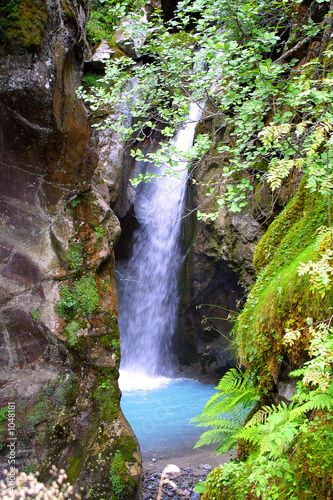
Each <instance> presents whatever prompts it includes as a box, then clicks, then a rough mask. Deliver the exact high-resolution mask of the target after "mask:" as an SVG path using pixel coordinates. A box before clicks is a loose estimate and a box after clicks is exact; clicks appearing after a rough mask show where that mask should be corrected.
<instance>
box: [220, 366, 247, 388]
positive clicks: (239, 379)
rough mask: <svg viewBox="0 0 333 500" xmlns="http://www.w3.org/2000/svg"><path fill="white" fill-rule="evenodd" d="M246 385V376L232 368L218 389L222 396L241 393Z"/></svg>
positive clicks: (222, 379)
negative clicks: (236, 392)
mask: <svg viewBox="0 0 333 500" xmlns="http://www.w3.org/2000/svg"><path fill="white" fill-rule="evenodd" d="M243 384H244V375H243V373H242V372H241V371H239V370H237V369H236V368H231V369H230V370H229V371H228V372H227V373H226V374H225V375H224V376H223V377H222V378H221V380H220V382H219V384H218V386H217V387H216V389H217V390H219V391H220V392H221V393H222V394H230V393H232V392H235V391H239V390H240V389H241V387H242V386H243Z"/></svg>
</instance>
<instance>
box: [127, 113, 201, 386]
mask: <svg viewBox="0 0 333 500" xmlns="http://www.w3.org/2000/svg"><path fill="white" fill-rule="evenodd" d="M200 117H201V109H200V107H199V106H198V105H196V104H192V105H191V107H190V111H189V117H188V119H187V121H186V123H185V125H184V126H183V128H181V129H180V130H179V131H178V132H177V134H176V136H175V139H174V145H175V146H176V147H177V149H178V150H179V151H188V150H189V149H190V147H191V146H192V144H193V139H194V134H195V128H196V125H197V123H198V121H199V120H200ZM165 169H166V167H165V166H164V167H161V169H160V170H159V172H160V173H162V172H163V171H164V170H165ZM175 169H176V171H177V176H174V175H171V176H168V175H167V176H165V177H160V178H158V179H154V180H153V181H152V182H149V183H141V184H140V186H139V188H138V189H137V194H136V200H135V207H134V208H135V213H136V217H137V219H138V221H139V223H140V226H139V228H138V229H137V230H136V232H135V234H134V243H133V250H132V255H131V257H130V259H129V261H128V263H127V265H126V268H125V269H124V270H123V271H122V273H121V274H122V277H121V280H122V283H121V286H120V287H119V288H120V293H119V304H120V312H119V327H120V338H121V355H122V361H121V370H120V387H121V388H123V389H124V388H125V387H124V386H126V388H127V386H128V384H130V385H131V386H135V387H138V388H140V384H143V385H144V384H145V383H146V382H143V380H145V381H147V380H148V379H149V380H153V379H156V378H158V376H159V375H161V374H163V375H170V364H171V361H170V356H171V352H170V350H171V341H172V336H173V334H174V331H175V327H176V318H177V311H178V305H179V295H178V275H179V270H180V267H181V264H182V260H183V255H182V252H181V248H180V243H179V239H180V230H181V219H182V216H183V212H184V201H185V193H186V181H187V168H186V162H179V163H178V166H177V167H175ZM118 279H119V276H118Z"/></svg>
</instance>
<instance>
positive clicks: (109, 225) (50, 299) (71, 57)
mask: <svg viewBox="0 0 333 500" xmlns="http://www.w3.org/2000/svg"><path fill="white" fill-rule="evenodd" d="M89 8H90V6H89V1H88V0H80V1H74V0H73V1H70V0H67V1H56V2H53V1H52V2H51V1H50V2H49V1H47V2H41V1H31V0H21V1H19V2H12V1H10V2H7V3H6V5H3V3H1V5H0V9H1V15H4V16H5V17H6V19H7V20H8V21H7V23H6V25H5V26H4V25H2V31H1V40H0V42H1V61H0V142H1V148H0V150H1V158H0V160H1V170H0V213H1V220H2V224H1V232H0V255H1V261H0V283H1V293H0V308H1V313H0V335H1V351H0V353H1V355H0V378H1V391H0V405H1V407H2V408H4V407H6V405H7V403H8V402H9V401H10V402H14V403H15V404H16V436H17V438H18V441H17V445H16V465H17V467H18V468H19V469H20V470H22V469H24V468H25V470H35V469H36V468H37V469H38V470H40V472H41V477H42V478H44V479H47V478H48V470H49V467H50V465H52V464H55V465H56V466H58V467H63V468H64V469H65V470H66V471H67V473H68V477H69V480H70V481H71V482H72V483H73V484H74V486H75V489H76V491H78V492H80V493H83V495H84V498H96V499H97V498H101V497H102V496H103V497H104V496H108V497H111V495H112V493H113V492H114V491H115V489H116V488H118V490H119V489H121V492H120V493H119V491H118V493H119V494H121V495H123V497H124V498H125V497H126V498H139V497H140V493H139V490H140V481H141V468H140V455H139V449H138V444H137V442H136V440H135V438H134V436H133V433H132V431H131V429H130V427H129V425H128V424H127V422H126V420H125V418H124V416H123V415H122V412H121V410H120V407H119V399H120V393H119V389H118V385H117V378H118V367H119V359H120V351H119V331H118V327H117V292H116V283H115V275H114V274H115V269H114V251H113V249H114V245H115V243H116V241H117V239H118V237H119V234H120V225H119V222H118V219H117V218H116V216H115V215H114V213H113V212H112V210H111V209H110V206H109V202H110V198H109V193H108V190H107V188H106V186H104V184H103V182H97V181H98V179H97V178H96V177H94V181H95V182H92V179H93V174H94V171H95V169H96V167H97V163H98V147H97V146H98V144H97V143H98V141H97V137H96V134H94V133H92V130H91V128H90V126H89V124H88V121H87V115H86V111H85V108H84V105H83V104H82V102H80V101H79V100H78V99H77V97H76V89H77V87H78V86H79V85H80V83H81V76H82V67H83V41H84V37H85V35H84V33H85V24H86V20H87V18H88V15H89ZM2 430H3V432H2V440H3V442H2V452H1V461H2V465H4V466H6V460H7V458H6V457H7V455H6V451H7V450H6V447H4V444H5V443H6V439H7V437H8V436H7V430H6V428H3V429H2Z"/></svg>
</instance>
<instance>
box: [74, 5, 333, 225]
mask: <svg viewBox="0 0 333 500" xmlns="http://www.w3.org/2000/svg"><path fill="white" fill-rule="evenodd" d="M296 4H297V2H288V3H287V2H281V1H277V0H274V1H273V2H266V1H260V2H250V1H245V2H244V1H241V0H232V1H229V0H218V1H217V2H216V1H213V0H196V1H194V2H190V1H188V0H185V1H182V2H179V3H178V6H177V11H176V13H175V16H174V18H173V19H172V20H171V21H170V22H169V23H167V24H165V23H163V19H162V17H161V14H160V13H159V12H158V11H156V12H155V15H154V16H152V18H151V20H150V21H147V20H145V21H143V20H142V16H141V15H140V13H138V12H134V13H132V14H131V16H130V19H129V22H128V31H129V33H130V35H131V37H132V38H133V39H134V40H135V39H138V38H140V39H141V40H142V39H143V40H145V41H144V43H143V44H142V45H140V53H141V54H142V56H146V58H148V62H144V63H143V64H140V65H136V64H135V63H134V61H132V60H131V59H129V58H127V57H126V58H125V57H124V58H120V59H118V60H115V61H112V62H110V64H109V66H108V67H107V70H106V76H105V78H104V79H103V81H104V83H106V84H108V89H105V88H104V89H103V88H97V87H95V88H93V89H92V92H87V91H84V90H83V89H82V88H81V90H80V92H79V94H80V95H81V96H82V97H83V98H84V99H85V101H86V102H87V104H89V105H90V107H91V109H92V110H96V109H98V108H99V107H100V106H105V105H107V106H109V107H110V108H111V109H112V110H113V113H112V114H111V115H110V117H109V118H107V119H106V120H105V123H104V124H102V125H99V126H100V127H109V128H111V129H113V130H116V131H117V132H120V133H121V134H122V135H123V137H124V138H127V139H128V138H131V137H132V138H133V139H134V138H135V140H136V141H140V140H142V139H143V138H144V137H146V136H149V135H150V134H151V133H152V131H159V133H160V134H162V136H165V140H166V141H167V143H165V141H163V142H161V144H160V150H159V151H157V152H154V153H148V154H147V155H145V154H143V152H142V151H141V150H140V149H139V148H136V149H133V150H132V154H133V155H134V156H136V157H137V158H138V159H140V160H144V161H148V162H150V161H153V162H154V163H155V164H157V165H160V164H162V163H165V162H166V163H167V164H168V166H169V167H170V170H171V171H172V168H173V166H174V164H175V161H176V162H177V161H182V160H183V159H184V158H176V159H175V151H174V149H173V146H172V139H170V138H171V137H172V136H173V134H174V132H175V130H176V129H177V128H178V127H179V126H180V125H181V124H182V123H183V122H184V121H185V119H186V117H187V114H188V109H189V105H190V103H191V102H193V101H195V102H197V103H198V104H199V105H200V106H204V103H206V105H205V108H206V116H205V119H210V118H214V119H215V120H216V119H218V120H219V122H218V127H217V131H219V130H220V128H221V126H223V127H225V128H227V129H229V130H230V133H229V136H230V140H229V141H227V142H223V143H220V144H217V145H216V146H215V139H214V137H213V136H209V135H207V134H198V136H197V139H196V141H195V143H194V145H193V147H192V149H191V150H190V151H189V152H188V153H187V154H186V158H185V159H186V160H187V161H189V160H190V161H191V162H192V167H193V166H194V161H195V160H196V159H198V158H200V157H201V156H202V155H207V154H209V155H210V156H212V157H216V158H223V159H224V160H227V162H226V163H225V166H224V168H223V171H222V182H223V183H225V184H226V188H225V189H222V190H221V189H213V191H212V192H209V196H210V197H211V196H214V197H215V201H216V205H217V207H218V210H220V209H221V208H223V207H225V206H227V207H229V208H230V210H231V211H234V212H237V211H239V210H241V209H242V208H243V207H244V206H245V205H246V204H247V198H248V196H249V195H250V194H251V192H252V190H253V187H254V185H255V184H256V183H258V182H260V181H261V180H262V179H266V180H267V181H268V182H269V183H270V185H271V187H272V189H273V190H277V189H279V187H280V186H281V183H282V181H283V180H284V179H285V178H287V177H288V176H289V175H290V174H291V173H292V172H294V171H295V170H299V171H301V172H306V173H307V174H308V175H307V187H308V188H309V189H310V191H316V190H317V191H319V192H320V193H322V194H323V195H328V193H329V192H330V190H331V189H332V175H333V170H332V167H333V163H332V154H331V152H330V146H331V142H332V128H333V108H332V95H333V94H332V85H333V78H332V76H333V75H332V73H331V63H330V59H329V56H328V54H329V53H330V52H329V51H327V52H326V54H327V56H326V62H325V64H324V63H323V62H321V59H322V57H321V58H319V59H320V60H318V61H314V62H311V66H309V67H310V68H311V71H300V70H299V67H298V65H297V63H298V61H297V59H296V58H294V59H292V57H291V55H290V56H289V57H283V56H282V55H281V54H282V49H283V46H284V42H283V40H282V38H281V34H282V33H284V31H285V30H288V29H289V27H290V19H291V17H294V16H295V11H296ZM329 23H330V17H329V16H328V15H327V16H326V17H324V18H321V20H320V22H319V21H318V22H317V23H314V22H313V20H312V19H309V21H308V23H307V24H306V23H305V24H304V22H303V24H301V22H299V23H298V24H297V23H295V26H297V28H296V29H295V34H294V36H295V38H296V39H298V40H300V41H301V42H302V37H303V39H305V40H311V39H312V38H314V37H315V36H318V35H320V34H325V30H326V29H329V28H328V27H329ZM189 32H190V33H189ZM193 46H194V47H196V46H200V50H193ZM296 47H297V44H296ZM326 48H327V44H326V45H325V44H324V45H323V50H324V49H326ZM288 52H289V53H290V54H292V53H293V49H290V50H289V51H288ZM294 52H297V51H296V49H295V50H294ZM287 61H288V62H287ZM180 67H181V68H182V71H181V72H180V71H179V68H180ZM124 89H126V92H124ZM267 117H272V118H270V119H271V120H272V121H271V122H270V123H267V122H268V119H267ZM259 165H265V168H264V169H263V168H262V167H260V166H259ZM267 166H268V168H267ZM240 174H241V175H244V174H245V177H243V178H242V180H241V181H240V179H239V176H240ZM142 179H144V180H146V181H149V180H151V178H150V177H144V176H143V177H142V178H141V179H139V180H142ZM199 216H200V217H201V218H214V217H216V215H214V213H212V212H209V213H207V214H206V213H205V211H201V212H200V214H199Z"/></svg>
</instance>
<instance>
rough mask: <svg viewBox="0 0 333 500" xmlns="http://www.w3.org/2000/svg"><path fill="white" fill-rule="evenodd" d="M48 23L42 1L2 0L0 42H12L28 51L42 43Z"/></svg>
mask: <svg viewBox="0 0 333 500" xmlns="http://www.w3.org/2000/svg"><path fill="white" fill-rule="evenodd" d="M46 21H47V9H46V4H45V2H43V1H42V0H1V1H0V28H1V29H0V41H2V42H11V43H14V44H16V45H19V46H21V47H24V48H26V49H28V50H30V49H34V48H36V47H38V46H39V45H40V43H41V40H42V37H43V34H44V30H45V26H46Z"/></svg>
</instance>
